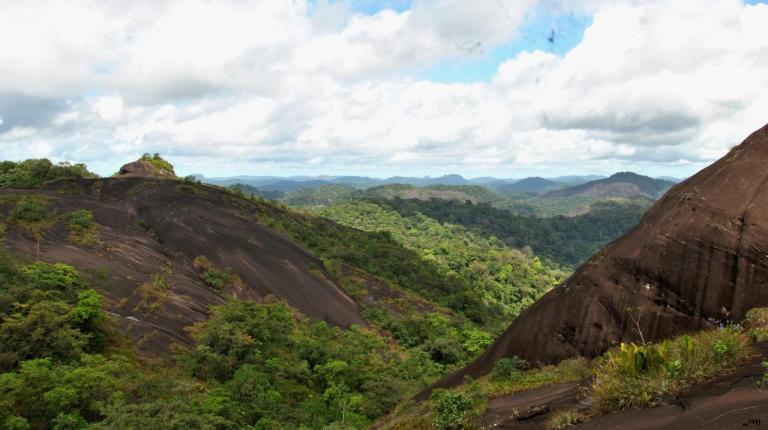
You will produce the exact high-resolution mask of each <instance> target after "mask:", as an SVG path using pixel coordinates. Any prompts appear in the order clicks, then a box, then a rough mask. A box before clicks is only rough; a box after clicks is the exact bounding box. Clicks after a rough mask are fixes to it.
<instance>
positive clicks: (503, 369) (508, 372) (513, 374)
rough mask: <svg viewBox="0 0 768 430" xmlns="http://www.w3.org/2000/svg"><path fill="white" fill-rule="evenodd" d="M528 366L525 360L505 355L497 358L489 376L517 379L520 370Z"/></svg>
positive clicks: (498, 378) (520, 374)
mask: <svg viewBox="0 0 768 430" xmlns="http://www.w3.org/2000/svg"><path fill="white" fill-rule="evenodd" d="M529 367H530V365H529V364H528V362H527V361H525V360H523V359H521V358H519V357H517V356H512V357H505V358H502V359H501V360H499V361H498V362H497V363H496V366H494V368H493V371H492V372H491V378H493V379H495V380H504V379H518V378H520V377H521V376H522V371H523V370H526V369H528V368H529Z"/></svg>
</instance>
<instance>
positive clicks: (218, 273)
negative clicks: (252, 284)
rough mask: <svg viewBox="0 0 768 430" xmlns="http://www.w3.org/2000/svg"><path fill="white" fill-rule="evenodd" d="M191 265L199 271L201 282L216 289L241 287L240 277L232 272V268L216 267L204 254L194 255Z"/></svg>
mask: <svg viewBox="0 0 768 430" xmlns="http://www.w3.org/2000/svg"><path fill="white" fill-rule="evenodd" d="M192 266H193V267H194V268H195V269H197V271H198V272H200V278H201V279H202V280H203V282H205V283H206V284H207V285H208V286H209V287H211V288H213V289H214V290H216V291H222V290H223V289H225V288H227V287H241V286H242V285H243V281H242V279H240V277H239V276H237V274H235V273H233V272H232V269H229V268H227V269H224V270H220V269H217V268H215V267H214V266H213V263H211V260H209V259H208V258H207V257H206V256H204V255H199V256H197V257H195V259H194V260H193V261H192Z"/></svg>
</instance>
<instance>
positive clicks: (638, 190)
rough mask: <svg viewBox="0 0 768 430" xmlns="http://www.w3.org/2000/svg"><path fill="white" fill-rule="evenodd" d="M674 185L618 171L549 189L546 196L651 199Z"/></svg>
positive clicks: (659, 195)
mask: <svg viewBox="0 0 768 430" xmlns="http://www.w3.org/2000/svg"><path fill="white" fill-rule="evenodd" d="M673 185H675V183H674V182H672V181H666V180H663V179H654V178H650V177H648V176H643V175H638V174H637V173H632V172H619V173H616V174H613V175H611V176H610V177H608V178H605V179H599V180H596V181H591V182H587V183H584V184H580V185H576V186H573V187H569V188H564V189H562V190H556V191H550V192H548V193H547V194H546V196H547V197H568V196H576V195H582V196H599V197H634V196H645V197H649V198H652V199H656V198H659V197H661V195H662V194H664V193H665V192H666V191H667V190H668V189H670V188H671V187H672V186H673Z"/></svg>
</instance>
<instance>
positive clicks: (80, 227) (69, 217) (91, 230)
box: [64, 209, 97, 245]
mask: <svg viewBox="0 0 768 430" xmlns="http://www.w3.org/2000/svg"><path fill="white" fill-rule="evenodd" d="M64 221H65V223H66V225H67V230H69V239H70V240H71V241H72V242H74V243H77V244H80V245H89V244H93V243H95V242H96V227H97V224H96V223H95V222H93V214H92V213H91V211H89V210H87V209H78V210H74V211H71V212H67V213H66V214H64Z"/></svg>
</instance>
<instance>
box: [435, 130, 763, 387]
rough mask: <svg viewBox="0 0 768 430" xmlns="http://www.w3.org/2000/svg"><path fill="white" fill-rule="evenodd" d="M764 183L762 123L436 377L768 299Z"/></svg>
mask: <svg viewBox="0 0 768 430" xmlns="http://www.w3.org/2000/svg"><path fill="white" fill-rule="evenodd" d="M767 183H768V126H766V127H763V128H762V129H760V130H758V131H756V132H754V133H753V134H752V135H751V136H749V137H748V138H747V139H746V140H745V141H744V142H743V143H742V144H741V145H739V146H737V147H735V148H733V149H732V150H731V151H730V152H729V153H728V154H727V155H726V156H725V157H723V158H722V159H720V160H718V161H717V162H715V163H714V164H712V165H711V166H709V167H707V168H705V169H704V170H702V171H701V172H699V173H698V174H696V175H695V176H693V177H692V178H690V179H688V180H686V181H685V182H683V183H681V184H678V185H676V186H675V187H674V188H672V189H671V190H669V191H668V192H667V193H666V194H665V195H664V197H662V198H661V199H660V200H659V201H658V202H656V204H655V205H654V206H653V207H652V208H651V209H650V210H649V211H648V213H647V214H646V215H645V216H644V217H643V218H642V220H641V222H640V224H639V225H638V226H637V227H635V228H634V229H633V230H632V231H630V232H629V233H627V234H625V235H624V236H622V237H621V238H619V239H617V240H615V241H614V242H612V243H611V244H609V245H607V246H606V247H605V248H603V249H602V250H601V251H600V252H598V253H597V254H596V255H594V256H593V257H592V258H591V259H590V260H589V261H587V262H586V263H585V264H584V265H582V266H581V267H580V268H579V269H578V270H577V271H576V272H575V273H574V275H573V276H571V277H570V278H569V279H568V280H567V281H566V282H565V283H564V284H562V285H560V286H559V287H557V288H555V289H553V290H552V291H550V292H549V293H547V294H546V295H545V296H544V297H542V298H541V299H540V300H539V301H537V302H536V303H534V304H533V305H532V306H531V307H530V308H528V309H527V310H526V311H525V312H523V313H522V314H521V315H520V316H519V317H518V318H517V319H515V321H514V322H513V323H512V324H511V325H510V327H509V328H508V329H507V330H506V331H505V332H504V333H503V334H502V335H501V336H500V337H499V338H498V339H497V340H496V341H495V342H494V343H493V344H492V345H491V346H490V347H489V348H488V350H487V351H486V352H485V353H484V354H483V355H482V356H481V357H480V358H478V359H477V360H476V361H475V362H473V363H471V364H470V365H469V366H467V367H466V368H464V369H462V370H461V371H459V372H457V373H455V374H453V375H451V376H450V377H448V378H446V379H445V380H443V381H441V382H439V383H438V384H437V386H450V385H454V384H457V383H460V382H461V380H462V379H463V378H464V376H465V375H471V376H473V377H478V376H481V375H484V374H487V373H488V372H489V371H490V370H491V369H492V368H493V366H494V365H495V363H496V362H497V361H498V360H499V359H500V358H502V357H506V356H512V355H517V356H519V357H522V358H524V359H526V360H529V361H530V362H533V363H554V362H557V361H559V360H562V359H564V358H568V357H573V356H577V355H579V356H586V357H594V356H597V355H599V354H602V353H603V352H604V351H605V350H607V349H608V348H609V347H611V346H613V345H616V344H617V343H619V342H621V341H626V340H630V341H641V340H642V339H644V340H646V341H652V340H657V339H662V338H668V337H672V336H676V335H679V334H682V333H684V332H688V331H692V330H698V329H703V328H708V327H713V326H715V325H717V324H720V323H723V322H726V321H739V320H741V319H742V318H743V317H744V315H745V314H746V312H747V311H748V310H749V309H750V308H753V307H760V306H768V186H767ZM425 394H426V392H425V393H423V394H422V396H421V397H424V395H425Z"/></svg>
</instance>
